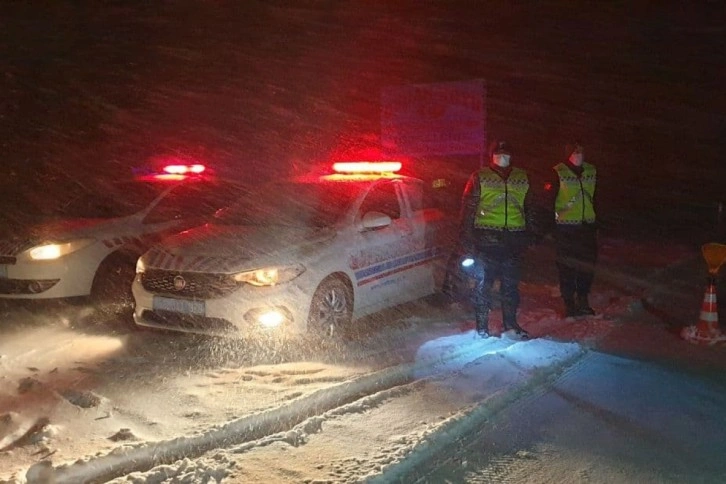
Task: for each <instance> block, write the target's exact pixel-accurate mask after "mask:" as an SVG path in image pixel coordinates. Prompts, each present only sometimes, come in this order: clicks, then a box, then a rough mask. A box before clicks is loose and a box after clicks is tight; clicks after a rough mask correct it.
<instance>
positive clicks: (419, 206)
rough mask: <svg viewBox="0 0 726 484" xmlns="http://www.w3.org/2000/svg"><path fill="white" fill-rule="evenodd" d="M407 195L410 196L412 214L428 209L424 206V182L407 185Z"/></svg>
mask: <svg viewBox="0 0 726 484" xmlns="http://www.w3.org/2000/svg"><path fill="white" fill-rule="evenodd" d="M406 193H407V194H408V204H409V205H410V206H411V213H416V212H418V211H419V210H423V209H424V208H426V207H425V206H424V187H423V182H408V183H406Z"/></svg>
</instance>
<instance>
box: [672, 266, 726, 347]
mask: <svg viewBox="0 0 726 484" xmlns="http://www.w3.org/2000/svg"><path fill="white" fill-rule="evenodd" d="M681 337H682V338H683V339H685V340H687V341H690V342H691V343H699V344H708V345H712V344H715V343H719V342H721V341H726V335H724V334H722V333H721V330H720V329H719V327H718V305H717V300H716V279H715V278H714V277H710V278H709V281H708V288H707V289H706V294H705V295H704V296H703V304H702V305H701V316H700V317H699V319H698V324H696V325H695V326H687V327H685V328H683V331H681Z"/></svg>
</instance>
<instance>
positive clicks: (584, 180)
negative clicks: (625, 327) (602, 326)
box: [545, 141, 598, 317]
mask: <svg viewBox="0 0 726 484" xmlns="http://www.w3.org/2000/svg"><path fill="white" fill-rule="evenodd" d="M596 182H597V170H596V169H595V166H593V165H592V164H590V163H586V162H585V150H584V147H583V146H582V144H581V143H580V142H579V141H573V142H571V143H568V144H567V145H566V147H565V161H563V162H561V163H558V164H556V165H555V166H554V167H553V171H552V175H551V179H550V180H549V181H548V182H547V183H546V184H545V192H546V193H547V195H548V198H549V205H550V209H551V212H550V213H551V214H552V215H553V216H554V239H555V247H556V252H557V262H556V264H557V272H558V275H559V283H560V294H561V296H562V299H563V301H564V304H565V317H586V316H592V315H594V314H595V311H594V310H593V309H592V307H590V302H589V300H588V296H589V294H590V288H591V286H592V281H593V278H594V274H595V263H596V262H597V252H598V250H597V230H596V225H595V224H596V204H595V187H596Z"/></svg>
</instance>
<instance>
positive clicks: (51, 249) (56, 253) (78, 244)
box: [24, 238, 96, 260]
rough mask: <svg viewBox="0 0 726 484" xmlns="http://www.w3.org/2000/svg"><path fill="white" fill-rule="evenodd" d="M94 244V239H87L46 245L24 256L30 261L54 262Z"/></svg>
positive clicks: (35, 248)
mask: <svg viewBox="0 0 726 484" xmlns="http://www.w3.org/2000/svg"><path fill="white" fill-rule="evenodd" d="M94 242H96V239H92V238H88V239H76V240H71V241H69V242H59V243H47V244H42V245H37V246H35V247H32V248H30V249H28V250H26V251H25V252H24V255H25V256H26V257H27V258H28V259H30V260H55V259H58V258H60V257H63V256H66V255H68V254H72V253H73V252H75V251H77V250H81V249H83V248H84V247H88V246H89V245H91V244H93V243H94Z"/></svg>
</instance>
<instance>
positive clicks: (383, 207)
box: [351, 180, 412, 310]
mask: <svg viewBox="0 0 726 484" xmlns="http://www.w3.org/2000/svg"><path fill="white" fill-rule="evenodd" d="M371 213H378V214H383V215H386V216H388V217H390V220H391V223H390V224H389V225H387V226H384V227H378V228H371V229H366V228H364V227H363V217H364V216H365V215H366V214H371ZM355 223H356V226H357V227H358V231H357V233H356V235H355V243H354V245H353V247H352V248H351V256H352V257H351V260H353V261H354V265H355V267H354V271H355V272H354V273H355V279H356V281H355V284H356V285H357V288H358V291H357V297H358V303H359V305H360V307H362V308H368V310H378V309H382V308H385V307H389V306H391V305H394V304H397V303H398V302H399V301H400V300H401V299H402V297H401V294H400V292H401V291H404V290H405V289H406V288H405V287H404V286H405V284H406V275H405V274H404V273H403V272H402V271H401V267H402V265H403V263H404V261H403V260H402V257H401V256H402V255H405V252H406V249H405V244H406V243H407V241H408V240H409V238H410V237H411V233H412V229H411V225H410V220H409V219H408V217H407V216H406V212H405V209H404V207H403V205H402V203H401V195H400V192H399V188H398V187H397V186H396V183H394V182H393V181H391V180H384V181H380V182H378V183H376V184H375V185H373V186H372V187H371V189H370V190H369V191H368V193H367V194H366V196H365V198H364V199H363V201H362V203H361V204H360V207H359V209H358V212H357V215H356V221H355Z"/></svg>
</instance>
